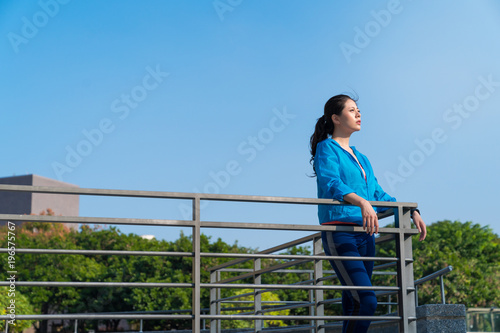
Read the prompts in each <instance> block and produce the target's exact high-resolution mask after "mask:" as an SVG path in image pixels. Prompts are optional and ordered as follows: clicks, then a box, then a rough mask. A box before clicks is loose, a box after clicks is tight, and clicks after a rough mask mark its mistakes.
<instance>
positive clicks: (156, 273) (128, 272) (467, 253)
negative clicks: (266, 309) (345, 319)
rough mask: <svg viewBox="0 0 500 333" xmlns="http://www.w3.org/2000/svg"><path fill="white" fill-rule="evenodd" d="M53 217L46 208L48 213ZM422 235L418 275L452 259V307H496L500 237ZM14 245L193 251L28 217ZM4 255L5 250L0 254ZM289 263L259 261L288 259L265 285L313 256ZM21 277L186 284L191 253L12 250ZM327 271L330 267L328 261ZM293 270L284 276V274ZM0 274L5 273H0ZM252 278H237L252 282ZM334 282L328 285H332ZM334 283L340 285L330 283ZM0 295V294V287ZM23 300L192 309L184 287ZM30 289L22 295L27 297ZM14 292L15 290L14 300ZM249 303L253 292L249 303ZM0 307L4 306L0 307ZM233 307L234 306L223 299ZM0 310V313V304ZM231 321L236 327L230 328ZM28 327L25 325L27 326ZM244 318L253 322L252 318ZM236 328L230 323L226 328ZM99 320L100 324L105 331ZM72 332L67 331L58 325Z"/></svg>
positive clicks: (447, 232) (1, 239) (390, 247)
mask: <svg viewBox="0 0 500 333" xmlns="http://www.w3.org/2000/svg"><path fill="white" fill-rule="evenodd" d="M47 213H48V214H50V213H51V212H47ZM428 231H429V233H428V236H427V239H426V240H425V241H424V242H418V240H417V238H415V240H414V242H413V244H414V258H415V262H414V271H415V277H416V278H420V277H423V276H425V275H428V274H430V273H432V272H434V271H437V270H439V269H441V268H443V267H445V266H448V265H452V266H453V268H454V269H453V271H452V272H451V273H450V274H448V275H447V276H445V280H444V281H445V288H446V296H447V302H448V303H461V304H465V305H466V306H468V307H492V306H496V307H498V306H500V269H499V262H500V260H499V259H500V240H499V237H498V236H497V235H496V234H494V233H493V232H492V231H491V229H489V228H488V227H481V226H479V225H477V224H473V223H472V222H466V223H461V222H457V221H455V222H451V221H440V222H437V223H434V224H432V225H430V226H428ZM6 232H7V230H6V228H3V229H0V246H1V247H6V246H5V245H6V244H5V240H6V238H7V237H6ZM16 232H17V235H16V243H17V244H16V246H17V248H33V249H43V248H46V249H47V248H48V249H69V250H78V249H92V250H115V251H118V250H119V251H123V250H130V251H167V252H185V253H191V252H192V238H191V237H190V236H186V235H184V234H182V233H181V235H180V236H179V238H178V239H177V240H176V241H173V242H168V241H164V240H156V239H152V240H148V239H143V238H141V237H140V236H138V235H135V234H128V235H127V234H123V233H122V232H120V231H119V230H118V229H116V228H114V227H109V228H106V229H103V228H100V227H91V226H88V225H83V226H82V227H81V229H80V230H79V231H74V230H70V229H68V228H66V227H65V226H63V225H61V224H55V223H45V222H44V223H25V224H24V225H23V227H22V228H18V230H17V231H16ZM200 241H201V252H204V253H253V252H255V251H254V250H253V249H250V248H245V247H241V246H238V244H237V243H235V244H233V245H230V244H227V243H225V242H223V241H222V240H221V239H220V238H219V239H217V240H215V241H212V240H211V238H210V237H208V236H206V235H201V238H200ZM377 251H378V254H377V256H394V255H395V250H394V242H388V243H384V244H381V245H377ZM283 254H310V251H309V250H308V248H305V247H294V248H291V249H288V250H287V251H285V252H283ZM2 258H5V257H3V254H2ZM229 260H233V258H217V257H202V261H201V265H202V267H201V280H202V283H208V282H210V267H214V266H216V265H219V264H221V263H223V262H227V261H229ZM289 262H290V261H289V260H276V259H262V268H267V267H271V266H274V265H284V266H285V267H284V271H283V272H280V273H278V272H275V273H272V274H264V275H262V283H264V284H282V285H285V284H296V283H299V282H301V281H307V280H309V279H310V278H311V276H310V275H309V274H310V273H309V272H310V271H311V269H312V267H313V266H312V265H313V263H312V262H308V263H303V264H300V265H295V266H289V265H287V263H289ZM253 267H254V266H253V260H251V259H246V260H240V261H239V264H238V265H235V266H232V268H240V269H241V268H245V269H249V270H252V269H253ZM16 269H17V271H18V281H77V282H78V281H81V282H87V281H101V282H167V283H191V282H192V277H191V271H192V258H191V257H190V256H187V257H186V256H157V255H154V256H153V255H53V254H38V253H37V254H28V253H17V254H16ZM292 269H304V270H309V272H304V273H297V272H294V271H292ZM324 269H327V270H330V269H331V268H330V267H329V264H328V262H326V261H325V262H324ZM287 270H290V272H287ZM239 274H242V273H239V272H236V273H235V272H222V273H221V279H222V280H224V279H227V278H230V277H234V276H236V275H239ZM0 278H2V279H5V278H7V276H6V273H5V272H3V271H0ZM253 278H254V276H253V274H250V275H249V277H247V278H246V279H243V280H239V281H236V282H235V283H253V282H254V280H253ZM374 282H375V284H376V285H395V278H394V277H390V276H375V277H374ZM331 283H332V282H325V284H331ZM334 283H338V282H334ZM438 283H439V280H438V279H437V280H434V281H430V282H427V283H426V284H424V285H422V286H421V287H420V288H419V297H420V299H419V303H420V304H425V303H439V302H440V293H439V285H438ZM246 291H248V290H241V289H239V290H238V289H234V288H226V289H223V290H222V297H228V296H232V295H235V294H241V293H244V292H246ZM0 292H1V290H0ZM16 292H19V299H20V300H21V301H20V302H21V303H22V306H20V308H19V311H20V312H18V313H17V314H29V313H43V314H52V313H85V312H88V313H94V312H125V311H155V312H156V311H167V310H174V309H176V310H181V309H185V310H188V309H191V307H192V293H191V289H190V288H125V287H99V288H77V287H18V288H17V289H16ZM22 295H24V296H26V295H29V299H28V298H27V297H23V296H22ZM262 295H263V296H262V297H263V299H264V300H269V301H271V300H272V301H278V300H279V301H294V302H297V301H301V302H308V301H310V298H309V296H310V295H309V292H308V291H306V290H273V291H272V292H265V293H263V294H262ZM16 297H17V296H16ZM338 297H340V293H339V292H328V293H326V294H325V299H329V298H338ZM249 300H253V297H250V298H249V299H248V300H247V301H249ZM0 304H2V303H0ZM201 306H202V308H208V307H209V306H210V300H209V290H208V289H206V288H202V291H201ZM223 306H224V307H225V306H231V305H227V304H225V305H223ZM0 310H1V309H0ZM325 311H326V312H325V314H328V315H335V314H340V307H338V306H334V305H329V306H327V307H326V308H325ZM308 312H309V308H308V307H299V308H295V309H291V310H289V312H287V313H288V314H290V315H303V314H308ZM19 323H20V322H19ZM25 323H27V322H25ZM46 323H47V322H46V321H42V322H41V323H40V324H39V325H38V326H36V327H35V328H36V330H37V333H46V332H47V325H46ZM118 323H119V322H118V321H117V320H107V321H101V322H100V323H99V322H97V321H79V329H80V330H81V331H86V330H88V329H95V330H99V329H100V330H102V329H106V330H109V331H117V330H118ZM231 323H232V324H231ZM304 323H305V322H298V321H289V322H281V321H277V322H275V323H273V322H270V323H269V322H268V325H275V326H277V325H284V324H288V325H293V324H304ZM28 324H29V323H28ZM247 324H252V322H248V323H246V324H245V325H247ZM224 325H225V326H224V327H228V328H229V327H233V328H237V327H236V326H238V323H236V322H234V321H227V322H226V323H224ZM230 325H232V326H230ZM103 326H105V327H103ZM190 327H191V321H190V320H154V321H153V320H151V321H145V322H144V327H143V329H144V330H171V329H186V328H187V329H189V328H190ZM62 329H63V330H66V331H67V332H72V330H73V328H68V327H66V328H64V327H63V328H62Z"/></svg>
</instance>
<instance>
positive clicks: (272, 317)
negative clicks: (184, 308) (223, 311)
mask: <svg viewBox="0 0 500 333" xmlns="http://www.w3.org/2000/svg"><path fill="white" fill-rule="evenodd" d="M200 317H201V319H221V320H231V319H232V320H256V319H262V320H373V321H375V320H401V317H399V316H297V315H291V316H279V315H276V316H275V315H201V316H200Z"/></svg>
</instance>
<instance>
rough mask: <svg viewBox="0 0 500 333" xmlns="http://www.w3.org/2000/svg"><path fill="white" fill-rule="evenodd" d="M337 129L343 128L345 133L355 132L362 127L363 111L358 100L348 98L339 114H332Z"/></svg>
mask: <svg viewBox="0 0 500 333" xmlns="http://www.w3.org/2000/svg"><path fill="white" fill-rule="evenodd" d="M332 120H333V123H334V124H335V130H337V129H338V130H341V131H342V132H344V133H348V134H350V133H353V132H357V131H359V130H360V129H361V113H360V111H359V109H358V106H357V104H356V102H354V101H353V100H352V99H348V100H347V101H346V102H345V104H344V109H343V110H342V113H341V114H340V116H339V115H336V114H334V115H333V116H332Z"/></svg>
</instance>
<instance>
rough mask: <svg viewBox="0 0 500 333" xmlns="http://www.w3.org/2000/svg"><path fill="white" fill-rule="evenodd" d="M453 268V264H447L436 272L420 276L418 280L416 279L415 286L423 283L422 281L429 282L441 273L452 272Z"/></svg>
mask: <svg viewBox="0 0 500 333" xmlns="http://www.w3.org/2000/svg"><path fill="white" fill-rule="evenodd" d="M452 270H453V266H447V267H445V268H443V269H440V270H439V271H436V272H434V273H431V274H429V275H427V276H425V277H423V278H420V279H418V280H416V281H415V283H414V284H415V286H419V285H421V284H422V283H424V282H427V281H429V280H433V279H435V278H437V277H439V276H441V275H445V274H448V273H449V272H451V271H452Z"/></svg>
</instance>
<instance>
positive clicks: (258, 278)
mask: <svg viewBox="0 0 500 333" xmlns="http://www.w3.org/2000/svg"><path fill="white" fill-rule="evenodd" d="M261 260H262V259H260V258H257V259H255V260H254V263H253V271H254V284H262V275H261V274H260V273H258V274H257V273H255V272H258V271H260V270H261ZM261 310H262V293H261V289H255V290H254V314H255V315H261V314H262V311H261ZM254 326H255V332H256V333H257V332H260V331H262V328H263V326H264V325H263V322H262V319H256V320H255V325H254Z"/></svg>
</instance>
